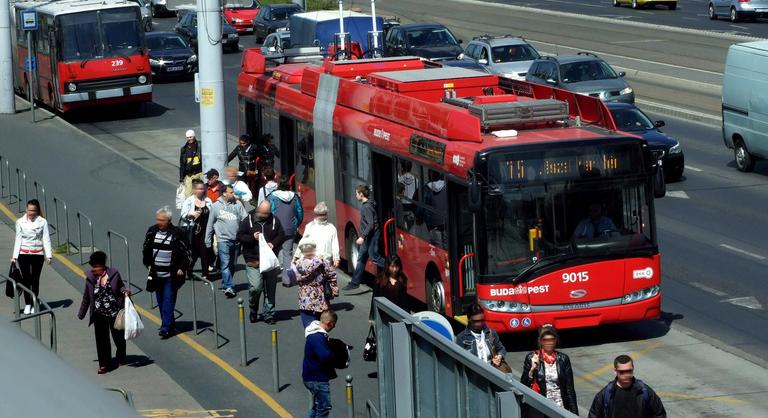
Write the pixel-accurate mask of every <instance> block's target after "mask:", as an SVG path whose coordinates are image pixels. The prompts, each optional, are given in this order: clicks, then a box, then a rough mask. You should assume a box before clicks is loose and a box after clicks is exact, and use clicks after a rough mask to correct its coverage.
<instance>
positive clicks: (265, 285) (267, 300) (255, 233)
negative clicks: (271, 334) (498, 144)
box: [237, 202, 285, 325]
mask: <svg viewBox="0 0 768 418" xmlns="http://www.w3.org/2000/svg"><path fill="white" fill-rule="evenodd" d="M260 235H263V236H264V240H265V241H267V245H269V247H270V248H272V249H273V251H274V250H275V249H279V248H280V246H281V245H282V243H283V241H284V240H285V232H284V231H283V227H282V226H281V224H280V221H279V220H278V219H277V218H275V217H274V216H272V206H271V205H270V204H269V202H262V203H261V204H260V205H259V206H258V207H257V208H256V211H255V213H251V214H250V215H248V217H247V218H246V219H243V220H242V221H241V222H240V228H239V229H238V231H237V238H238V240H239V241H240V244H242V246H243V258H245V273H246V276H247V277H248V285H249V288H248V293H249V305H250V307H251V314H250V316H249V319H250V321H251V323H254V322H256V321H257V320H258V316H257V314H258V310H259V299H261V293H262V292H264V308H263V310H262V313H261V315H262V318H264V322H266V323H268V324H270V325H271V324H274V323H275V292H276V290H277V280H278V278H279V277H280V269H274V270H269V271H265V272H263V273H262V272H261V270H260V269H259V255H260V251H259V236H260Z"/></svg>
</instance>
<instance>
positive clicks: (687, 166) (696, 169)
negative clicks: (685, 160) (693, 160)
mask: <svg viewBox="0 0 768 418" xmlns="http://www.w3.org/2000/svg"><path fill="white" fill-rule="evenodd" d="M685 169H686V170H691V171H695V172H697V173H701V172H702V171H704V170H702V169H700V168H697V167H694V166H692V165H687V164H686V165H685Z"/></svg>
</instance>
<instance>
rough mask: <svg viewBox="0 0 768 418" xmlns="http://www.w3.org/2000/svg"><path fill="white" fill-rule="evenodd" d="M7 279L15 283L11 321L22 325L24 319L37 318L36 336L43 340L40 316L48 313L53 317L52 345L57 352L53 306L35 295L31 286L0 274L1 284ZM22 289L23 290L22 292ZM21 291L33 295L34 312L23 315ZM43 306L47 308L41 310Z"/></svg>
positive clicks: (52, 348) (51, 328) (51, 327)
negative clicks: (20, 302) (12, 317)
mask: <svg viewBox="0 0 768 418" xmlns="http://www.w3.org/2000/svg"><path fill="white" fill-rule="evenodd" d="M7 281H10V282H11V283H12V284H13V289H14V291H13V294H14V297H13V300H14V319H12V320H11V322H15V323H17V324H18V325H19V326H21V323H22V322H23V321H27V320H30V319H34V320H35V325H34V329H35V338H37V340H38V341H40V342H42V341H43V336H42V321H41V320H40V318H41V317H42V316H43V315H48V316H50V317H51V321H50V334H49V335H50V346H51V350H52V351H53V352H54V353H55V352H57V350H58V346H59V343H58V333H57V329H56V314H55V313H54V312H53V309H51V306H50V305H48V303H47V302H45V301H44V300H43V299H41V298H39V297H38V296H37V295H35V294H34V293H33V292H32V291H31V290H29V288H27V287H26V286H24V285H23V284H21V283H19V282H17V281H15V280H13V279H11V278H10V277H6V276H3V275H0V284H2V283H5V282H7ZM20 291H21V292H20ZM20 293H27V294H29V295H31V296H32V306H33V307H34V309H35V312H34V313H31V314H25V315H24V316H21V312H20V305H19V295H20ZM41 305H42V306H43V307H44V308H45V310H43V311H41V310H40V306H41Z"/></svg>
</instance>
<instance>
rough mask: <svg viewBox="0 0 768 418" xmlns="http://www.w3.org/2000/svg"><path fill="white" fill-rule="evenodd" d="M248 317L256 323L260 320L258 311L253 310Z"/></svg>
mask: <svg viewBox="0 0 768 418" xmlns="http://www.w3.org/2000/svg"><path fill="white" fill-rule="evenodd" d="M248 319H249V320H250V321H251V323H252V324H255V323H256V321H258V320H259V315H257V314H256V311H251V314H250V315H248Z"/></svg>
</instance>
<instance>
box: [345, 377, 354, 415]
mask: <svg viewBox="0 0 768 418" xmlns="http://www.w3.org/2000/svg"><path fill="white" fill-rule="evenodd" d="M345 380H346V381H347V418H355V397H354V396H355V395H354V393H353V392H352V375H351V374H348V375H347V377H346V379H345Z"/></svg>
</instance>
